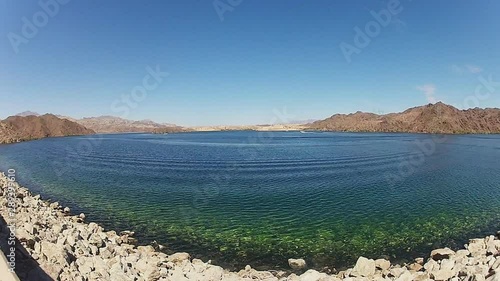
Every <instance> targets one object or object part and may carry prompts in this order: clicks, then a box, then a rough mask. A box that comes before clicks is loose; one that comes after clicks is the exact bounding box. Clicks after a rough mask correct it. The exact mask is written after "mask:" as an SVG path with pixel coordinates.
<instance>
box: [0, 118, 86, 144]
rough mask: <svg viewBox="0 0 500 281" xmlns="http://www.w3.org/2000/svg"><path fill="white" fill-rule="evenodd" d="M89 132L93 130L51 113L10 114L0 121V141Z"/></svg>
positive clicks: (8, 141)
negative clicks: (39, 114)
mask: <svg viewBox="0 0 500 281" xmlns="http://www.w3.org/2000/svg"><path fill="white" fill-rule="evenodd" d="M89 134H95V132H94V131H93V130H90V129H87V128H85V127H84V126H82V125H79V124H77V123H75V122H72V121H69V120H66V119H60V118H58V117H56V116H55V115H52V114H45V115H42V116H35V115H29V116H11V117H8V118H7V119H5V120H1V121H0V143H12V142H21V141H28V140H34V139H41V138H46V137H63V136H75V135H89Z"/></svg>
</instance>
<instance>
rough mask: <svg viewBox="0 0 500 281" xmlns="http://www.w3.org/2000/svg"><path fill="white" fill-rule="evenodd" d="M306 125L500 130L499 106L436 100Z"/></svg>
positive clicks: (349, 128) (465, 131)
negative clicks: (464, 106) (470, 105)
mask: <svg viewBox="0 0 500 281" xmlns="http://www.w3.org/2000/svg"><path fill="white" fill-rule="evenodd" d="M308 127H309V129H312V130H321V131H341V132H408V133H447V134H471V133H478V134H488V133H500V109H498V108H487V109H481V108H474V109H467V110H459V109H457V108H455V107H453V106H451V105H447V104H444V103H442V102H438V103H436V104H428V105H424V106H418V107H413V108H410V109H407V110H405V111H403V112H400V113H390V114H385V115H377V114H373V113H364V112H359V111H358V112H356V113H351V114H335V115H333V116H331V117H330V118H327V119H324V120H320V121H316V122H313V123H311V124H309V126H308Z"/></svg>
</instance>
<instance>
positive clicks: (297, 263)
mask: <svg viewBox="0 0 500 281" xmlns="http://www.w3.org/2000/svg"><path fill="white" fill-rule="evenodd" d="M288 265H289V266H290V268H291V269H293V270H304V269H306V268H307V264H306V261H305V260H303V259H288Z"/></svg>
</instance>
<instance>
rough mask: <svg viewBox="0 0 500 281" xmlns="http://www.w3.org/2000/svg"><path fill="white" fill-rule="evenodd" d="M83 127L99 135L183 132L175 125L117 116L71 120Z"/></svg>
mask: <svg viewBox="0 0 500 281" xmlns="http://www.w3.org/2000/svg"><path fill="white" fill-rule="evenodd" d="M62 118H66V119H68V120H72V121H74V122H76V123H78V124H80V125H82V126H85V127H87V128H89V129H92V130H94V131H96V132H97V133H130V132H136V133H137V132H143V133H152V132H157V131H161V132H175V131H182V128H181V127H178V126H176V125H174V124H160V123H156V122H153V121H151V120H141V121H133V120H127V119H123V118H120V117H115V116H99V117H87V118H82V119H70V118H68V117H62Z"/></svg>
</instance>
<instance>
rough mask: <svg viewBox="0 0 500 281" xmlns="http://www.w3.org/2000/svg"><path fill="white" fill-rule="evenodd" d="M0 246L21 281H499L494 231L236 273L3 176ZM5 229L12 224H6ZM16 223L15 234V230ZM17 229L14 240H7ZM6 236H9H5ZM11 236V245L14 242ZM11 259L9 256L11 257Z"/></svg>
mask: <svg viewBox="0 0 500 281" xmlns="http://www.w3.org/2000/svg"><path fill="white" fill-rule="evenodd" d="M0 204H1V205H2V208H1V211H0V215H1V216H2V218H3V219H1V220H0V227H1V228H0V230H1V231H0V246H1V248H2V250H3V251H4V253H5V255H6V256H7V259H9V260H12V257H9V254H10V253H11V252H12V249H11V247H13V245H12V243H15V263H12V265H15V271H16V273H17V274H18V276H19V278H20V279H21V280H37V281H38V280H63V281H72V280H78V281H83V280H116V281H118V280H119V281H127V280H130V281H134V280H136V281H140V280H171V281H187V280H198V281H205V280H210V281H217V280H268V281H271V280H273V281H277V280H290V281H316V280H318V281H319V280H321V281H327V280H351V281H354V280H398V281H406V280H408V281H410V280H470V281H473V280H475V281H480V280H486V281H500V240H499V237H498V235H499V234H498V233H497V236H494V235H491V236H488V237H485V238H479V239H471V240H470V241H469V244H467V245H465V246H464V249H461V250H458V251H453V250H451V249H448V248H443V249H435V250H433V251H432V252H431V253H430V256H429V257H425V258H417V259H415V261H414V262H412V263H410V264H405V265H398V264H391V262H390V261H387V260H383V259H377V260H373V259H368V258H365V257H360V258H359V259H358V261H357V262H356V265H355V266H354V267H353V268H350V269H347V270H344V271H341V272H338V273H336V274H326V273H320V272H318V271H316V270H313V269H308V268H307V264H306V263H305V262H304V260H302V259H290V260H289V261H288V263H289V265H290V267H291V270H292V271H293V272H295V273H291V274H290V273H287V272H285V271H258V270H255V269H252V268H251V267H250V266H246V267H245V268H244V269H242V270H240V271H239V272H230V271H228V270H225V269H223V268H222V267H219V266H216V265H212V264H210V261H209V262H203V261H202V260H199V259H192V258H191V257H190V255H189V254H188V253H175V254H171V255H167V254H165V253H163V252H162V250H164V249H163V247H162V246H161V245H148V246H136V245H134V244H135V242H136V240H135V239H134V238H133V233H131V232H127V231H124V232H121V233H116V232H115V231H105V230H104V229H103V228H102V227H101V226H99V225H97V224H96V223H93V222H86V221H85V215H84V214H79V215H74V214H73V215H72V214H71V210H70V209H69V208H67V207H63V206H60V205H59V204H58V203H57V202H54V203H50V202H47V201H44V200H42V199H41V198H40V196H39V195H33V194H31V193H30V192H29V190H28V189H27V188H24V187H21V186H19V184H17V183H16V182H13V181H12V182H11V181H9V178H8V177H7V176H6V175H5V174H3V173H0ZM9 226H10V228H9ZM13 226H15V231H14V232H12V230H14V227H13ZM11 233H15V238H16V239H13V238H10V236H11ZM9 238H10V239H9ZM12 240H14V241H15V242H11V241H12ZM11 256H12V255H11Z"/></svg>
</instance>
